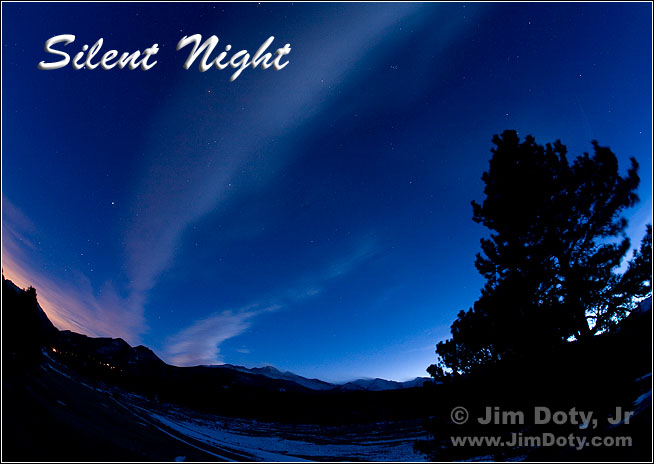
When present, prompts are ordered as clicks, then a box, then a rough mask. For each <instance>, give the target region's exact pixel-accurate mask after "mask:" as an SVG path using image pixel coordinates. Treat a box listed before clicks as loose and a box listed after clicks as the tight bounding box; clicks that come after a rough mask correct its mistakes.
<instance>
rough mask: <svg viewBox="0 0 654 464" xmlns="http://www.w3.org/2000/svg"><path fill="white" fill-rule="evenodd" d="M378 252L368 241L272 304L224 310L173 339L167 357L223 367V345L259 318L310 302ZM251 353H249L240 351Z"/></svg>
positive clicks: (181, 362)
mask: <svg viewBox="0 0 654 464" xmlns="http://www.w3.org/2000/svg"><path fill="white" fill-rule="evenodd" d="M377 251H378V247H377V246H376V245H375V242H374V241H372V240H370V239H366V240H363V241H362V242H361V244H360V245H359V246H358V247H357V248H355V250H354V251H353V252H352V253H351V254H349V255H348V256H344V257H342V258H340V259H337V260H334V261H332V262H330V263H328V264H327V265H325V266H324V267H323V268H321V269H318V270H317V271H314V272H313V273H311V277H309V278H304V279H302V282H300V283H296V284H295V285H292V286H290V289H286V290H283V291H280V292H278V293H277V294H276V295H273V296H271V297H270V298H268V299H267V301H272V303H270V302H267V303H266V302H256V303H252V304H249V305H247V306H244V307H242V308H240V309H237V310H222V311H217V312H214V313H213V314H212V315H211V316H209V317H207V318H205V319H201V320H199V321H196V322H194V323H193V324H191V325H190V326H189V327H187V328H185V329H183V330H181V331H180V332H178V333H177V334H175V335H173V336H172V337H170V338H169V339H168V340H167V342H166V344H165V347H164V350H163V356H164V358H165V359H166V360H167V361H168V362H170V363H172V364H175V365H178V366H195V365H200V364H223V363H224V359H223V356H222V355H221V353H220V346H221V345H222V344H223V343H224V342H225V341H227V340H229V339H232V338H235V337H238V336H239V335H241V334H243V333H245V331H247V330H248V329H249V328H250V327H251V326H252V324H254V322H255V319H256V317H257V316H259V315H261V314H264V313H271V312H276V311H280V310H283V309H284V308H286V307H288V306H290V305H292V304H294V303H300V302H302V301H304V300H306V299H309V298H313V297H316V296H318V295H320V294H321V293H322V292H323V291H324V288H325V286H326V285H327V284H328V283H329V281H331V280H333V279H336V278H338V277H341V276H344V275H346V274H348V273H350V272H352V271H354V270H355V269H356V268H357V267H358V266H359V265H361V264H363V263H364V262H366V261H367V260H369V259H371V258H372V257H373V256H374V255H375V254H376V253H377ZM237 351H238V352H240V353H248V352H249V350H245V351H244V350H243V349H240V350H237Z"/></svg>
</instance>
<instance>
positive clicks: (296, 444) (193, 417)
mask: <svg viewBox="0 0 654 464" xmlns="http://www.w3.org/2000/svg"><path fill="white" fill-rule="evenodd" d="M131 406H132V407H136V408H138V409H139V410H140V411H141V412H143V413H146V414H147V415H148V416H150V418H151V419H153V420H155V421H157V422H159V423H160V424H161V425H163V426H165V427H168V428H169V429H172V430H174V431H175V432H177V433H179V434H182V435H184V436H186V437H188V438H191V439H194V440H197V441H199V442H202V443H205V444H207V445H209V446H213V447H218V448H224V449H225V450H232V451H234V452H236V453H243V454H244V455H249V456H252V459H254V460H262V461H286V462H288V461H305V460H321V461H325V460H327V461H414V462H415V461H425V456H424V455H422V454H420V453H417V452H415V451H414V449H413V444H414V443H415V441H416V440H417V439H424V438H426V434H425V432H424V431H423V429H422V427H421V426H420V425H419V424H418V423H417V422H415V421H414V422H410V423H379V424H370V425H365V426H346V427H334V426H331V427H330V426H318V425H309V424H282V423H269V422H261V421H255V420H246V419H233V418H226V417H219V416H209V415H201V414H199V413H197V414H196V413H194V412H191V411H183V410H180V409H178V408H170V409H166V410H157V411H156V412H155V411H153V410H150V409H144V408H142V407H139V406H137V405H135V404H131Z"/></svg>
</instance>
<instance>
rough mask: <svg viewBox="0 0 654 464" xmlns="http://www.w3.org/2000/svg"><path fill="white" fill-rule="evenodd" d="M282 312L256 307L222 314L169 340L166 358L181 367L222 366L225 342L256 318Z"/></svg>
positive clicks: (193, 325)
mask: <svg viewBox="0 0 654 464" xmlns="http://www.w3.org/2000/svg"><path fill="white" fill-rule="evenodd" d="M280 308H281V307H280V306H278V305H270V306H266V307H260V306H259V305H256V304H255V305H250V306H247V307H244V308H240V309H238V310H234V311H232V310H226V311H221V312H219V313H217V314H214V315H212V316H210V317H208V318H206V319H201V320H199V321H197V322H195V323H194V324H192V325H191V326H190V327H188V328H186V329H184V330H182V331H181V332H179V333H177V334H175V335H173V336H172V337H170V338H169V340H168V343H167V348H166V358H167V360H168V361H169V362H171V363H173V364H175V365H178V366H196V365H201V364H222V363H223V358H222V356H221V355H220V345H221V344H222V343H223V342H224V341H225V340H229V339H230V338H234V337H236V336H238V335H241V334H242V333H243V332H245V331H246V330H247V329H249V328H250V325H251V324H252V319H253V318H254V317H255V316H257V315H259V314H262V313H264V312H271V311H277V310H278V309H280Z"/></svg>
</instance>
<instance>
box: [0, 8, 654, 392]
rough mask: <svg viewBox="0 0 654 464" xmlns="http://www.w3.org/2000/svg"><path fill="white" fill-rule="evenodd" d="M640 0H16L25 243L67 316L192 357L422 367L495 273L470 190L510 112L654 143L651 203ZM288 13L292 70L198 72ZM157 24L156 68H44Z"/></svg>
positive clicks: (645, 189) (15, 205) (624, 157)
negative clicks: (105, 0) (327, 0)
mask: <svg viewBox="0 0 654 464" xmlns="http://www.w3.org/2000/svg"><path fill="white" fill-rule="evenodd" d="M651 8H652V7H651V4H649V3H639V4H605V3H603V4H587V3H585V4H574V3H565V4H544V3H531V4H507V3H504V4H490V3H478V4H463V3H450V4H433V3H432V4H415V3H414V4H406V5H400V4H373V3H370V4H342V3H341V4H301V3H295V4H292V3H284V4H263V3H262V4H257V3H249V4H234V3H231V4H213V3H204V4H190V5H189V4H181V3H180V4H175V3H167V4H147V5H144V4H137V3H130V4H76V3H68V4H55V5H51V4H45V3H35V4H13V3H11V4H8V3H4V4H3V5H2V29H3V30H2V208H3V211H2V239H3V242H2V252H3V254H2V266H3V271H4V275H5V277H7V278H10V279H12V280H14V281H15V283H16V284H18V285H19V286H22V287H26V286H29V285H33V286H34V287H36V289H37V292H38V295H39V301H40V302H41V305H42V306H43V308H44V310H45V311H46V313H47V314H48V316H49V317H50V318H51V320H52V321H53V322H54V323H55V325H56V326H57V327H59V328H61V329H71V330H74V331H77V332H82V333H86V334H89V335H92V336H111V337H123V338H124V339H125V340H126V341H128V342H129V343H130V344H132V345H136V344H145V345H146V346H149V347H150V348H152V349H153V350H154V351H155V352H156V353H157V354H158V355H159V356H160V357H162V359H164V360H165V361H167V362H170V363H173V364H177V365H196V364H217V363H223V362H225V363H231V364H240V365H245V366H249V367H254V366H261V365H268V364H270V365H273V366H276V367H277V368H279V369H282V370H291V371H293V372H295V373H298V374H300V375H304V376H308V377H319V378H322V379H325V380H329V381H346V380H351V379H354V378H359V377H383V378H388V379H396V380H407V379H409V378H413V377H415V376H422V375H426V372H425V368H426V367H427V366H428V365H429V364H430V363H432V362H434V361H435V358H436V356H435V354H434V349H435V344H436V343H437V342H438V341H439V340H442V339H444V338H447V337H448V335H449V327H450V324H451V322H452V321H453V320H454V318H455V317H456V314H457V312H458V311H459V310H461V309H467V308H468V307H469V306H471V305H472V303H473V302H474V301H475V299H476V298H477V297H478V295H479V293H480V288H481V287H482V285H483V281H482V279H481V277H480V276H479V275H478V274H477V272H476V270H475V267H474V257H475V253H477V252H478V251H479V249H480V246H479V239H480V238H481V237H482V236H483V235H484V234H486V233H487V231H486V230H485V229H484V228H483V227H482V226H480V225H478V224H475V223H474V222H473V221H472V208H471V206H470V201H471V200H477V201H481V200H483V183H482V181H481V175H482V172H483V171H484V170H486V169H487V167H488V160H489V158H490V155H491V153H490V148H491V147H492V144H491V142H490V141H491V138H492V136H493V134H496V133H501V132H502V131H504V130H505V129H515V130H517V131H518V133H519V135H520V136H521V137H524V136H526V135H528V134H532V135H534V136H535V137H536V141H537V142H538V143H541V144H545V143H547V142H553V141H554V140H556V139H560V140H561V141H562V142H563V143H564V144H566V145H567V146H568V149H569V157H570V158H573V157H575V156H577V155H579V154H581V153H582V152H584V151H592V146H591V143H590V142H591V140H593V139H597V140H598V141H599V143H600V144H601V145H608V146H610V147H611V149H612V150H613V151H614V152H615V153H616V155H617V156H618V158H619V160H620V167H621V172H622V173H626V168H627V166H628V159H629V157H631V156H633V157H635V158H636V159H637V160H638V162H639V163H640V171H639V173H640V176H641V185H640V188H639V191H638V193H639V196H640V198H641V201H640V203H639V204H638V205H637V207H635V208H633V209H631V210H629V212H628V214H627V218H628V219H629V228H628V233H629V235H630V236H631V237H632V245H633V246H636V245H638V244H639V242H640V239H641V237H642V236H643V234H644V232H645V224H647V223H649V222H651V208H652V202H651V197H652V177H651V171H652V161H651V160H652V132H651V127H652V93H651V89H652V87H651V82H652V73H651V69H652V59H651V57H652V49H651V43H652V42H651V32H652V9H651ZM197 33H199V34H202V37H203V40H204V39H206V38H208V37H209V36H211V35H214V34H215V35H216V36H218V38H219V40H220V42H219V44H218V46H217V49H216V50H217V51H216V52H214V55H212V57H213V56H216V55H217V54H218V53H219V52H221V51H222V50H224V47H225V45H227V44H231V45H232V46H233V49H232V53H234V52H235V51H238V50H241V49H247V50H249V51H250V52H251V53H252V52H254V51H256V50H257V48H258V47H259V46H260V45H261V43H263V42H264V41H265V40H266V39H267V38H268V37H270V36H274V37H275V39H274V42H273V44H272V46H271V49H272V51H274V50H275V49H277V48H280V47H283V46H284V45H285V44H286V43H289V44H290V46H291V53H290V54H289V55H287V57H285V58H287V59H288V61H289V64H288V65H287V66H286V67H285V68H284V69H282V70H279V71H275V70H274V69H273V68H270V69H267V70H262V69H259V68H258V69H251V68H250V69H246V70H245V71H244V72H243V73H242V74H241V75H240V76H239V77H238V78H237V79H236V80H235V81H234V82H230V79H229V78H230V75H231V74H232V73H233V70H231V68H228V69H226V70H218V69H211V70H209V71H207V72H204V73H202V72H200V71H199V69H198V66H197V63H196V64H194V65H193V66H192V67H191V68H190V69H188V70H185V69H184V67H183V63H184V61H185V60H186V57H187V55H188V53H189V52H190V47H187V48H185V49H183V50H180V51H176V45H177V42H178V41H179V40H180V39H181V38H182V37H183V36H185V35H192V34H197ZM59 34H74V35H75V36H76V39H75V41H74V42H73V43H71V44H69V45H67V46H66V47H64V46H63V45H61V44H60V45H59V46H58V47H57V48H58V49H61V50H64V51H66V52H68V53H70V54H71V55H74V54H75V53H77V52H79V51H81V47H82V45H84V44H87V45H89V46H91V45H92V44H94V43H95V42H96V41H97V40H98V39H99V38H100V37H102V38H103V39H104V45H103V48H102V49H101V51H100V54H102V53H104V52H105V51H106V50H109V49H116V50H118V51H119V52H121V53H122V52H133V51H135V50H141V51H143V50H144V49H145V48H147V47H151V46H152V45H153V44H154V43H157V44H158V47H159V49H160V51H159V53H158V54H157V55H156V56H155V57H154V59H155V60H156V61H157V64H156V65H155V66H154V67H153V68H152V69H150V70H148V71H143V70H140V69H138V70H133V71H132V70H129V69H117V68H115V69H112V70H102V69H100V68H97V69H94V70H89V69H82V70H74V69H73V68H72V67H71V65H68V66H66V67H65V68H63V69H58V70H51V71H42V70H39V69H37V64H38V63H39V62H40V61H42V60H46V61H57V60H58V59H59V57H57V56H54V55H51V54H47V53H45V51H44V43H45V41H46V40H47V39H49V38H50V37H52V36H55V35H59Z"/></svg>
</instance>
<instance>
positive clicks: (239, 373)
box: [3, 275, 430, 392]
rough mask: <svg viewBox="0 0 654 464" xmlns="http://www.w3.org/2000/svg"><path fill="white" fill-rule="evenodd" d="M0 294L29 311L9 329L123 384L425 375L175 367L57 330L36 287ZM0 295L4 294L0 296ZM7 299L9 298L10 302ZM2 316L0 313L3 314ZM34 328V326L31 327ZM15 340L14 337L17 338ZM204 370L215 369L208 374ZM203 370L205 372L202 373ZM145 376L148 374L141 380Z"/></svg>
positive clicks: (259, 383)
mask: <svg viewBox="0 0 654 464" xmlns="http://www.w3.org/2000/svg"><path fill="white" fill-rule="evenodd" d="M3 291H4V292H5V293H6V295H4V296H3V298H4V297H11V299H10V300H7V301H8V302H10V301H13V300H12V299H13V298H17V299H22V300H21V301H23V303H21V305H23V306H27V307H28V308H29V311H27V312H26V311H19V312H17V313H12V312H11V310H9V313H6V311H3V314H4V313H6V314H5V315H8V316H9V319H8V321H10V320H13V317H16V318H17V319H16V322H12V323H9V324H8V325H7V327H9V326H14V325H15V326H17V327H15V328H14V327H12V329H16V330H19V331H20V332H22V333H31V334H33V336H35V337H36V338H37V340H36V341H35V342H34V343H37V344H38V345H41V346H43V347H44V348H45V350H46V352H47V353H48V355H50V356H56V357H59V358H61V359H62V360H64V359H65V360H66V362H67V363H69V364H70V365H73V366H76V367H77V368H79V369H83V370H84V371H85V372H87V373H90V374H92V375H95V376H98V378H102V377H103V376H108V378H114V377H116V378H121V377H122V378H124V379H127V380H125V382H127V383H128V384H132V383H139V382H149V381H152V382H154V381H156V380H157V379H159V380H161V381H163V380H165V379H167V378H169V377H172V378H175V379H176V380H177V379H180V378H184V376H185V375H186V374H182V373H183V372H185V373H189V374H188V376H189V377H193V375H194V374H193V375H191V373H192V372H193V373H195V372H198V371H202V370H206V371H208V372H207V374H206V375H208V376H209V377H210V378H211V381H212V382H217V383H218V384H222V386H223V388H230V387H235V386H237V385H241V386H243V385H246V386H249V387H252V388H262V389H266V390H273V391H298V392H299V391H315V392H318V391H324V392H327V391H332V392H340V391H343V392H347V391H385V390H399V389H405V388H411V387H419V386H422V385H423V383H424V382H425V381H430V379H429V378H426V377H425V378H421V377H417V378H416V379H413V380H410V381H407V382H395V381H392V380H384V379H358V380H354V381H352V382H347V383H345V384H342V385H339V384H334V383H329V382H325V381H323V380H320V379H309V378H306V377H302V376H300V375H297V374H294V373H293V372H289V371H286V372H282V371H280V370H279V369H277V368H275V367H273V366H265V367H254V368H247V367H244V366H237V365H232V364H221V365H212V366H195V367H177V366H172V365H169V364H167V363H166V362H164V361H163V360H161V359H160V358H159V357H158V356H157V355H156V354H155V353H154V352H153V351H152V350H150V349H149V348H147V347H145V346H143V345H139V346H136V347H132V346H130V345H129V344H128V343H127V342H126V341H125V340H123V339H122V338H108V337H89V336H86V335H82V334H79V333H76V332H71V331H70V330H58V329H57V328H56V327H55V326H54V325H53V324H52V323H51V322H50V320H49V319H48V316H47V315H46V314H45V312H44V311H43V309H42V308H41V307H40V306H39V304H38V301H37V299H36V290H34V289H32V288H30V289H27V290H23V289H21V288H19V287H18V286H17V285H15V284H14V283H13V282H12V281H10V280H7V279H5V278H4V275H3ZM3 301H4V300H3ZM12 304H13V303H10V306H11V305H12ZM3 317H4V315H3ZM35 329H36V330H35ZM19 340H20V339H19ZM210 372H214V373H215V374H218V373H220V375H213V376H212V375H211V374H210ZM202 375H205V374H202ZM146 379H149V380H147V381H146Z"/></svg>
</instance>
